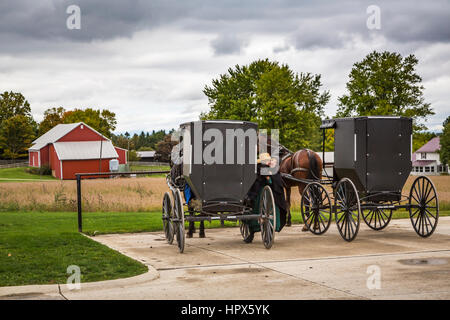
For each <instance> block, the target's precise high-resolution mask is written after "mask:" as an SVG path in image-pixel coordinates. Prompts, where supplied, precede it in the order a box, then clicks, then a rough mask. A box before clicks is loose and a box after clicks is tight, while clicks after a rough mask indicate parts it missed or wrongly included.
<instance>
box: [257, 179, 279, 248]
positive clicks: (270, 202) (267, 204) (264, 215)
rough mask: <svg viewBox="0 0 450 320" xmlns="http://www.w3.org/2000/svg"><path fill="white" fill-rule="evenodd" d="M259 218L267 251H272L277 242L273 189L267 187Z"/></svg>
mask: <svg viewBox="0 0 450 320" xmlns="http://www.w3.org/2000/svg"><path fill="white" fill-rule="evenodd" d="M259 216H260V222H259V223H260V226H261V237H262V241H263V243H264V246H265V247H266V249H270V248H271V247H272V245H273V242H274V240H275V230H276V228H277V226H276V224H277V219H276V209H275V200H274V198H273V193H272V189H270V187H269V186H265V187H264V189H263V191H262V194H261V199H260V201H259Z"/></svg>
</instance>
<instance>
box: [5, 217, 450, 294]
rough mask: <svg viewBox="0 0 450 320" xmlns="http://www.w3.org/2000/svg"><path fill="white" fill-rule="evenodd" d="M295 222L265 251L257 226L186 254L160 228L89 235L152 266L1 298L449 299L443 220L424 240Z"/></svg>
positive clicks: (449, 245) (449, 257)
mask: <svg viewBox="0 0 450 320" xmlns="http://www.w3.org/2000/svg"><path fill="white" fill-rule="evenodd" d="M362 223H363V222H362ZM300 229H301V226H297V225H296V226H293V227H290V228H284V229H283V230H282V232H281V233H277V234H276V238H275V244H274V246H273V247H272V249H270V250H267V249H265V248H264V246H263V244H262V242H261V238H260V234H259V233H258V234H256V235H255V240H254V241H253V243H251V244H246V243H244V242H243V241H242V239H241V236H240V232H239V229H238V228H226V229H212V230H206V238H205V239H199V238H198V234H195V238H192V239H186V248H185V253H183V254H179V253H178V249H177V247H176V245H169V244H167V243H166V241H165V239H164V236H163V233H162V232H156V233H138V234H113V235H102V236H96V237H93V238H92V239H94V240H96V241H99V242H101V243H103V244H105V245H107V246H109V247H111V248H113V249H115V250H118V251H120V252H122V253H123V254H125V255H128V256H130V257H132V258H134V259H136V260H139V261H141V262H143V263H145V264H147V265H148V266H149V270H150V271H149V273H147V274H145V275H141V276H137V277H133V278H128V279H120V280H113V281H104V282H99V283H83V284H82V285H81V289H80V290H72V291H71V290H68V289H67V288H66V286H65V285H61V286H58V285H53V286H25V287H4V288H0V299H1V298H15V299H28V298H31V299H53V298H55V299H450V217H441V218H440V219H439V224H438V227H437V230H436V232H435V234H433V235H432V236H431V237H430V238H426V239H423V238H420V237H419V236H418V235H417V234H416V233H415V232H414V230H413V228H412V226H411V223H410V221H409V219H404V220H393V221H392V222H391V224H390V225H389V226H388V227H387V228H386V229H385V230H383V231H372V230H370V229H368V228H367V227H366V226H365V225H363V224H361V230H360V232H359V234H358V237H357V238H356V240H355V241H353V242H350V243H348V242H345V241H344V240H343V239H342V238H341V237H340V236H339V234H338V231H337V228H336V225H335V224H332V225H331V227H330V230H328V232H327V233H326V234H324V235H321V236H315V235H312V234H311V233H304V232H301V230H300ZM378 280H379V281H378ZM378 285H379V288H377V287H378Z"/></svg>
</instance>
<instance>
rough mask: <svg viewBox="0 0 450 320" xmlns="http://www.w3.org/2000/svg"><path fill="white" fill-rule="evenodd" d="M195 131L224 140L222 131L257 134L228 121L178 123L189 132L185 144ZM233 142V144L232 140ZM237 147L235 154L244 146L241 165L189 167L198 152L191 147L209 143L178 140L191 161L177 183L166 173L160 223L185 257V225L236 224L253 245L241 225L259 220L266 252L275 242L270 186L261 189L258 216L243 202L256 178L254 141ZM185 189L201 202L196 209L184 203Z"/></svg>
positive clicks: (253, 126) (245, 124) (252, 125)
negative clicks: (211, 131)
mask: <svg viewBox="0 0 450 320" xmlns="http://www.w3.org/2000/svg"><path fill="white" fill-rule="evenodd" d="M195 126H197V128H198V127H200V128H201V129H202V131H201V132H203V130H207V129H211V128H212V129H214V130H219V131H221V132H222V133H223V134H224V135H225V136H226V135H227V133H226V132H225V131H226V129H237V130H244V131H245V130H249V129H250V130H255V133H256V132H257V129H258V127H257V125H256V123H252V122H247V121H231V120H214V121H205V120H204V121H193V122H188V123H184V124H181V125H180V128H181V129H182V130H187V131H188V132H189V135H188V137H189V139H191V140H193V139H194V138H195V135H196V134H198V133H197V132H196V131H195ZM227 138H228V137H227ZM256 138H257V136H256ZM232 139H235V137H233V138H232ZM236 139H237V138H236ZM235 142H236V144H234V146H235V149H234V151H236V148H242V147H244V148H245V150H246V153H245V161H244V162H243V163H235V162H234V161H233V164H227V163H226V161H225V159H224V161H223V164H215V163H214V164H206V163H205V162H204V161H203V162H202V163H193V162H194V161H193V158H192V157H193V154H194V152H196V151H199V150H196V149H195V148H199V149H201V151H203V149H204V148H205V147H206V146H207V145H208V143H202V144H197V143H193V142H191V141H186V137H185V136H183V137H181V140H180V144H183V157H185V156H187V157H190V158H189V163H188V164H187V163H183V174H182V178H181V179H180V180H181V181H176V183H175V182H174V179H172V177H171V175H170V174H168V175H167V176H166V182H167V185H168V187H169V191H168V192H166V193H165V194H164V198H163V204H162V220H163V226H164V233H165V237H166V240H167V242H168V243H169V244H172V243H173V241H174V240H176V242H177V246H178V249H179V251H180V252H181V253H182V252H184V247H185V233H184V228H185V222H199V221H209V222H211V221H214V220H219V221H221V222H223V221H232V222H236V221H238V222H239V225H240V231H241V235H242V237H243V239H244V241H245V242H247V243H249V242H252V241H253V237H254V234H253V232H251V231H250V228H249V225H248V224H247V223H245V222H246V221H250V220H253V221H258V223H259V225H260V228H261V236H262V241H263V244H264V246H265V248H267V249H270V248H271V247H272V245H273V243H274V239H275V230H276V217H275V215H276V208H275V201H274V197H273V193H272V190H271V188H270V187H269V186H268V185H267V186H264V187H263V188H262V190H261V197H260V202H259V206H258V207H259V211H258V213H257V214H255V213H254V211H253V207H251V205H250V203H248V202H247V201H246V195H247V193H248V191H249V190H250V188H251V186H252V185H253V183H254V182H255V180H256V178H257V176H258V172H257V163H256V157H257V154H256V153H257V139H256V140H253V141H252V140H251V139H250V138H248V139H246V140H244V141H243V143H244V145H243V146H242V145H238V143H237V142H238V141H235ZM223 143H224V146H225V144H226V141H223ZM235 154H236V153H235ZM225 157H226V156H225V155H224V158H225ZM235 158H236V156H235ZM234 160H237V159H234ZM185 184H188V185H189V187H190V188H191V190H192V192H193V193H194V195H195V198H196V200H199V201H200V202H201V207H200V208H196V207H195V206H192V205H190V204H188V203H184V202H185V201H184V200H183V199H184V197H182V195H181V193H182V192H183V191H184V187H185ZM185 208H187V210H186V209H185Z"/></svg>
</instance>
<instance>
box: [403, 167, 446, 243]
mask: <svg viewBox="0 0 450 320" xmlns="http://www.w3.org/2000/svg"><path fill="white" fill-rule="evenodd" d="M409 218H410V219H411V223H412V225H413V227H414V230H415V231H416V232H417V234H418V235H419V236H421V237H424V238H426V237H429V236H431V235H432V234H433V232H434V230H435V229H436V226H437V223H438V219H439V200H438V195H437V193H436V188H435V187H434V184H433V182H431V180H430V179H428V178H427V177H424V176H420V177H418V178H417V179H416V180H414V183H413V185H412V187H411V190H410V192H409Z"/></svg>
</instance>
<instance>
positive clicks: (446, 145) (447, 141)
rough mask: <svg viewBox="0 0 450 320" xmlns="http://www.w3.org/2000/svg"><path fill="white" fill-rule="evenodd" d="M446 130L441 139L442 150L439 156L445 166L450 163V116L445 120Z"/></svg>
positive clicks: (443, 131)
mask: <svg viewBox="0 0 450 320" xmlns="http://www.w3.org/2000/svg"><path fill="white" fill-rule="evenodd" d="M443 126H444V129H443V130H442V135H441V137H440V140H439V141H440V144H441V150H440V151H439V156H440V159H441V162H442V163H443V164H449V162H450V116H448V117H447V119H445V121H444V123H443Z"/></svg>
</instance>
